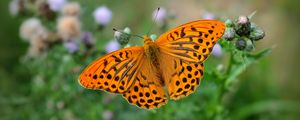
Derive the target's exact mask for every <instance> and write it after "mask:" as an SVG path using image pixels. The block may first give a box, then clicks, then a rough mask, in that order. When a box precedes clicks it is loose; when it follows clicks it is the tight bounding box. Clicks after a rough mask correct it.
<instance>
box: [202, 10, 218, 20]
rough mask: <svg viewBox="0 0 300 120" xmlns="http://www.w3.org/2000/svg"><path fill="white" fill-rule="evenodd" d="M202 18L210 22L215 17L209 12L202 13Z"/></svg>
mask: <svg viewBox="0 0 300 120" xmlns="http://www.w3.org/2000/svg"><path fill="white" fill-rule="evenodd" d="M202 18H203V19H209V20H212V19H215V18H216V17H215V15H214V14H213V13H211V12H204V13H203V15H202Z"/></svg>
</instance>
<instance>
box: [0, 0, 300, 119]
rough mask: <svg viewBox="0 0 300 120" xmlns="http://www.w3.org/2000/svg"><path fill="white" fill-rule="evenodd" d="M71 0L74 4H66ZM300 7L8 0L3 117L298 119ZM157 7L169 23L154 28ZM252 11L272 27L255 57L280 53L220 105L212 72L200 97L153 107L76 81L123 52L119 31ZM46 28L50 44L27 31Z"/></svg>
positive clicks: (290, 1) (1, 14) (219, 1)
mask: <svg viewBox="0 0 300 120" xmlns="http://www.w3.org/2000/svg"><path fill="white" fill-rule="evenodd" d="M69 3H73V4H71V5H69V6H68V7H67V8H66V7H64V6H66V4H69ZM52 4H53V5H52ZM299 4H300V1H297V0H227V1H223V0H190V1H184V2H183V1H181V0H148V1H141V0H127V1H124V0H1V1H0V18H1V19H0V41H1V44H0V54H1V55H0V65H1V67H0V106H1V109H0V118H1V119H43V118H46V119H51V120H56V119H70V120H72V119H106V120H109V119H200V118H202V119H291V120H292V119H297V118H298V117H299V113H300V102H299V100H300V92H299V90H300V88H299V78H298V76H297V75H298V74H299V69H298V68H299V67H300V66H299V64H298V63H297V62H299V61H300V57H299V53H298V52H299V50H300V49H299V48H298V45H300V40H299V38H300V36H299V31H300V24H299V21H300V9H299V7H298V5H299ZM51 5H52V6H51ZM157 7H161V8H162V9H163V10H161V12H163V15H162V17H164V16H166V18H160V16H159V17H158V18H157V21H156V24H153V23H154V22H153V21H152V16H153V13H155V10H156V8H157ZM64 8H65V9H64ZM254 11H256V14H255V16H254V17H253V18H252V19H251V21H253V22H255V23H256V24H257V25H259V26H260V27H261V28H263V29H264V31H265V33H266V37H265V38H264V39H262V40H260V41H258V42H256V48H255V51H253V52H254V53H255V52H256V51H259V50H262V49H264V48H272V52H271V54H269V55H267V57H265V58H263V59H260V60H258V61H257V62H255V63H254V64H251V65H250V66H249V67H248V68H247V69H246V70H245V71H244V72H243V73H242V74H241V75H240V76H239V77H238V80H237V81H236V83H235V84H234V87H233V88H232V89H230V91H228V92H226V95H223V96H224V98H222V102H221V103H220V102H217V101H216V100H215V97H216V96H215V94H218V93H216V89H217V88H215V87H216V86H214V85H213V84H211V82H210V81H213V79H214V78H210V77H209V75H208V77H204V79H203V80H202V85H201V87H200V89H197V91H196V92H195V93H194V94H192V95H190V96H189V97H186V98H184V99H181V100H179V101H170V102H169V103H168V104H167V105H165V106H162V107H161V108H159V109H156V110H151V111H147V110H144V109H139V108H137V107H136V106H133V105H129V104H128V103H127V102H126V100H124V99H123V98H122V97H121V96H119V95H112V94H108V93H106V92H103V91H93V90H87V89H84V88H82V87H81V86H80V85H79V84H78V82H77V78H78V76H79V74H80V72H81V71H82V69H83V68H84V67H85V66H86V65H88V63H90V62H92V60H94V59H96V58H98V57H101V56H102V55H104V54H106V53H108V52H110V51H113V50H116V49H120V48H121V47H123V46H122V45H120V44H118V43H117V42H116V41H115V40H113V39H114V32H113V31H112V28H117V29H120V30H123V29H124V28H125V27H129V28H130V31H131V33H134V34H138V35H144V34H146V33H147V32H148V31H149V29H150V27H151V26H154V27H153V30H151V32H152V33H154V34H156V35H160V34H161V33H163V32H164V31H166V30H168V29H170V28H172V27H175V26H177V25H180V24H183V23H186V22H189V21H193V20H197V19H203V18H215V19H220V20H225V19H233V20H235V19H237V18H238V16H240V15H250V14H251V13H252V12H254ZM74 16H75V17H74ZM161 19H167V20H162V21H160V20H161ZM28 20H29V21H28ZM24 21H27V24H26V23H25V22H24ZM28 25H29V26H30V25H35V26H38V27H37V28H39V29H38V30H36V31H35V30H31V32H32V31H34V32H38V33H34V32H33V33H28V32H27V33H26V31H28V30H27V28H26V26H28ZM68 27H69V28H68ZM37 28H36V29H37ZM28 29H29V28H28ZM43 31H46V32H47V38H48V39H47V40H44V41H43V42H42V43H38V42H36V41H37V39H38V40H40V39H45V38H44V37H45V36H43V35H40V36H38V38H36V37H35V38H32V37H30V35H28V34H42V33H43ZM49 36H50V38H49ZM31 39H33V40H31ZM132 39H136V40H133V41H131V42H130V44H131V45H142V44H141V43H142V40H138V39H137V38H132ZM33 41H35V42H33ZM76 41H77V42H76ZM78 41H81V42H82V43H79V42H78ZM45 44H46V47H45ZM34 46H35V47H34ZM36 46H38V47H36ZM45 51H46V52H45ZM91 51H93V52H91ZM226 56H227V54H226V53H225V52H223V55H222V57H210V58H209V60H208V61H212V62H208V63H207V64H206V66H213V67H216V66H219V65H222V64H225V65H226V59H227V58H228V57H226ZM210 59H211V60H210ZM216 61H217V62H216Z"/></svg>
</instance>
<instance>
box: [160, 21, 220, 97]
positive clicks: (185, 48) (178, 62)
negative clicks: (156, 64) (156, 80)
mask: <svg viewBox="0 0 300 120" xmlns="http://www.w3.org/2000/svg"><path fill="white" fill-rule="evenodd" d="M224 29H225V25H224V23H223V22H220V21H216V20H198V21H194V22H190V23H187V24H184V25H181V26H179V27H176V28H175V29H173V30H171V31H170V32H167V33H165V34H163V35H162V36H160V37H159V38H158V39H157V41H156V42H155V43H156V44H157V45H158V46H159V49H160V52H161V54H160V63H161V66H160V68H163V78H164V81H165V83H166V88H167V91H168V94H169V96H170V98H171V99H173V100H177V99H180V98H182V97H184V96H187V95H189V94H191V93H193V92H194V91H195V89H196V88H197V87H198V86H199V84H200V80H201V78H202V77H203V71H204V67H203V62H204V60H205V59H206V58H207V57H208V55H209V54H210V53H211V51H212V49H213V46H214V45H215V44H216V43H217V41H218V39H219V38H220V37H221V36H222V35H223V33H224Z"/></svg>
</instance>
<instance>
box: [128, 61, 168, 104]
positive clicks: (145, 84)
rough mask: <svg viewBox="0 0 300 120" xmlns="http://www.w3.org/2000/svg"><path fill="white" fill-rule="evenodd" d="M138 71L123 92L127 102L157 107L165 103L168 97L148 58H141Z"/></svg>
mask: <svg viewBox="0 0 300 120" xmlns="http://www.w3.org/2000/svg"><path fill="white" fill-rule="evenodd" d="M142 61H143V63H142V65H141V69H140V71H138V73H137V76H136V78H135V82H134V84H133V85H132V87H130V89H129V90H128V91H127V92H126V93H124V94H123V96H124V98H126V99H127V100H128V102H129V103H131V104H135V105H137V106H139V107H141V108H146V109H152V108H158V107H160V106H161V105H164V104H166V103H167V101H168V99H167V97H166V93H165V91H164V87H163V84H162V83H161V82H160V78H159V77H158V76H157V74H158V71H157V69H156V68H155V67H154V65H151V63H150V61H149V60H148V59H146V58H145V59H143V60H142Z"/></svg>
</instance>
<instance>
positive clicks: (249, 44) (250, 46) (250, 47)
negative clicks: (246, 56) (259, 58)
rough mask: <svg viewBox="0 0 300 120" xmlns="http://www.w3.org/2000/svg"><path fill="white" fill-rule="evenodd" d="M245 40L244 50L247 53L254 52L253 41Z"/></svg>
mask: <svg viewBox="0 0 300 120" xmlns="http://www.w3.org/2000/svg"><path fill="white" fill-rule="evenodd" d="M245 40H246V49H245V50H246V51H248V52H251V51H253V50H254V44H253V41H252V40H250V39H249V38H245Z"/></svg>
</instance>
